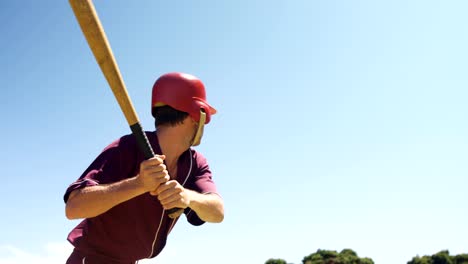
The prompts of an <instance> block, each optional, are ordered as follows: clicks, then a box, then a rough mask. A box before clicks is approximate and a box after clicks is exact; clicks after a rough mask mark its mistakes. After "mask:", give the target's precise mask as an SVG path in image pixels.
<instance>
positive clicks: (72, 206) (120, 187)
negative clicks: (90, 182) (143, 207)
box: [65, 177, 145, 219]
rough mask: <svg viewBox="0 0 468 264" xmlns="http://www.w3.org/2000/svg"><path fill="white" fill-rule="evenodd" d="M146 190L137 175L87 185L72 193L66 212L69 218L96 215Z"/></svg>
mask: <svg viewBox="0 0 468 264" xmlns="http://www.w3.org/2000/svg"><path fill="white" fill-rule="evenodd" d="M144 192H145V190H144V189H143V188H142V186H141V184H140V183H139V182H138V180H137V178H136V177H133V178H129V179H126V180H123V181H120V182H116V183H112V184H106V185H96V186H89V187H85V188H83V189H79V190H75V191H73V192H72V193H71V194H70V197H69V199H68V201H67V204H66V207H65V214H66V216H67V218H68V219H78V218H90V217H95V216H98V215H100V214H102V213H104V212H106V211H108V210H109V209H111V208H112V207H114V206H116V205H118V204H120V203H122V202H125V201H127V200H129V199H131V198H133V197H136V196H138V195H140V194H143V193H144Z"/></svg>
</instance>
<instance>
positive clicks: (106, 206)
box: [64, 73, 224, 264]
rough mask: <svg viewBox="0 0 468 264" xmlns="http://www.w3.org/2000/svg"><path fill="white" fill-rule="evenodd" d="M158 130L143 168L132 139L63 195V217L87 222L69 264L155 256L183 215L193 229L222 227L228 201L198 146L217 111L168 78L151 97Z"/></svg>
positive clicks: (75, 234)
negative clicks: (206, 226)
mask: <svg viewBox="0 0 468 264" xmlns="http://www.w3.org/2000/svg"><path fill="white" fill-rule="evenodd" d="M151 101H152V105H151V106H152V115H153V117H154V118H155V126H156V130H155V131H152V132H146V135H147V137H148V140H149V142H150V144H151V146H152V148H153V149H154V151H155V153H156V154H157V155H156V156H155V157H154V158H151V159H148V160H145V159H144V157H143V154H142V153H141V152H140V151H139V149H138V146H137V143H136V140H135V138H134V136H132V135H125V136H123V137H121V138H119V139H117V140H116V141H114V142H113V143H111V144H110V145H108V146H107V147H106V148H105V149H104V150H103V151H102V153H101V154H100V155H99V156H98V157H97V158H96V159H95V160H94V161H93V162H92V163H91V165H90V166H89V167H88V168H87V169H86V170H85V171H84V173H83V174H82V175H81V177H79V178H78V180H76V181H75V182H74V183H72V184H71V185H70V186H69V187H68V188H67V190H66V192H65V195H64V201H65V203H66V216H67V218H68V219H80V218H84V220H83V221H82V222H81V223H79V224H78V225H77V226H76V227H75V228H74V229H73V230H72V231H71V232H70V234H69V235H68V241H70V243H71V244H72V245H73V246H74V250H73V252H72V253H71V255H70V257H69V258H68V260H67V262H66V263H67V264H78V263H80V264H82V263H87V264H95V263H100V264H107V263H109V264H111V263H112V264H124V263H125V264H129V263H136V262H138V260H140V259H144V258H153V257H155V256H157V255H158V254H159V253H160V252H161V251H162V250H163V248H164V246H165V245H166V240H167V236H168V235H169V233H170V231H171V229H172V228H173V227H174V225H175V224H176V222H177V220H178V219H179V216H180V214H181V213H184V214H185V215H186V217H187V220H188V222H189V223H191V224H192V225H195V226H198V225H201V224H203V223H205V222H211V223H219V222H222V221H223V218H224V206H223V200H222V198H221V197H220V195H219V194H218V192H217V190H216V185H215V183H214V181H213V179H212V175H211V171H210V168H209V166H208V163H207V161H206V159H205V158H204V157H203V155H202V154H201V153H199V152H197V151H195V150H194V149H193V148H191V146H197V145H199V144H200V142H201V139H202V135H203V128H204V125H205V124H208V123H209V122H210V120H211V116H212V115H213V114H215V113H216V110H215V109H214V108H213V107H211V106H210V105H209V104H208V102H207V101H206V94H205V87H204V85H203V83H202V82H201V81H200V80H199V79H198V78H197V77H195V76H192V75H189V74H184V73H168V74H164V75H162V76H161V77H160V78H158V79H157V80H156V82H155V84H154V86H153V90H152V100H151ZM174 208H179V211H178V212H179V213H174V214H172V215H171V216H169V214H170V213H169V211H170V210H171V209H172V210H174Z"/></svg>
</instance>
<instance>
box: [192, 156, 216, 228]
mask: <svg viewBox="0 0 468 264" xmlns="http://www.w3.org/2000/svg"><path fill="white" fill-rule="evenodd" d="M193 159H194V161H195V162H194V163H195V168H194V173H193V174H192V175H191V177H193V178H192V179H191V181H190V182H189V184H188V185H187V188H188V189H190V190H193V191H196V192H198V193H202V194H216V195H219V194H218V192H217V189H216V185H215V182H214V181H213V177H212V174H211V170H210V167H209V165H208V162H207V160H206V158H205V157H204V156H203V155H202V154H200V153H199V152H196V151H194V154H193ZM185 214H186V216H187V220H188V221H189V223H190V224H192V225H202V224H203V223H205V222H204V221H203V220H201V219H200V218H199V217H198V215H197V214H196V213H195V212H194V211H193V210H190V208H187V209H186V211H185Z"/></svg>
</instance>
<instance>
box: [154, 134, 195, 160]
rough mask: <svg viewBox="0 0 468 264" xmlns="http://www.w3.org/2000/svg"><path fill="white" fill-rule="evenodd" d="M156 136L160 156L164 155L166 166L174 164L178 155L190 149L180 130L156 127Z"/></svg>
mask: <svg viewBox="0 0 468 264" xmlns="http://www.w3.org/2000/svg"><path fill="white" fill-rule="evenodd" d="M156 135H157V136H158V141H159V146H160V147H161V151H162V154H164V155H166V164H176V163H177V160H178V159H179V157H180V155H182V153H184V152H185V151H186V150H187V149H188V148H189V147H190V145H189V144H187V142H186V141H187V140H186V139H185V135H184V133H183V131H182V129H179V128H178V127H158V129H157V130H156Z"/></svg>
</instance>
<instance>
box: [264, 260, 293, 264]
mask: <svg viewBox="0 0 468 264" xmlns="http://www.w3.org/2000/svg"><path fill="white" fill-rule="evenodd" d="M265 264H288V263H287V262H286V260H284V259H269V260H267V262H265Z"/></svg>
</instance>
